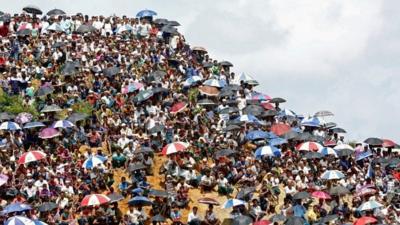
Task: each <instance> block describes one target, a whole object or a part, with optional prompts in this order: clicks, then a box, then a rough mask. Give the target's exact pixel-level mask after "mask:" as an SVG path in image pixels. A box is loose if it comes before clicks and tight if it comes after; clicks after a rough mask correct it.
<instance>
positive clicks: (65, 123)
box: [51, 120, 75, 128]
mask: <svg viewBox="0 0 400 225" xmlns="http://www.w3.org/2000/svg"><path fill="white" fill-rule="evenodd" d="M51 127H52V128H71V127H75V124H73V123H72V122H71V121H68V120H58V121H56V122H54V123H53V125H51Z"/></svg>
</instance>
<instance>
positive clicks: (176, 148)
mask: <svg viewBox="0 0 400 225" xmlns="http://www.w3.org/2000/svg"><path fill="white" fill-rule="evenodd" d="M188 147H189V144H188V143H185V142H173V143H171V144H168V145H166V146H164V148H163V149H162V154H163V155H169V154H173V153H176V152H182V151H185V150H186V149H187V148H188Z"/></svg>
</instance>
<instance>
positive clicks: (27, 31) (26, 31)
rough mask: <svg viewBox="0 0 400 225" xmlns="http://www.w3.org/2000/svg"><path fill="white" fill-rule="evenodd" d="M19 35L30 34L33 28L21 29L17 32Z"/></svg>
mask: <svg viewBox="0 0 400 225" xmlns="http://www.w3.org/2000/svg"><path fill="white" fill-rule="evenodd" d="M16 34H17V35H18V36H28V35H31V34H32V30H31V29H23V30H19V31H17V33H16Z"/></svg>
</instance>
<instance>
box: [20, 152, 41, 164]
mask: <svg viewBox="0 0 400 225" xmlns="http://www.w3.org/2000/svg"><path fill="white" fill-rule="evenodd" d="M46 156H47V155H46V153H44V152H42V151H30V152H25V153H24V154H22V155H21V157H20V158H19V159H18V163H19V164H25V163H29V162H35V161H38V160H41V159H44V158H46Z"/></svg>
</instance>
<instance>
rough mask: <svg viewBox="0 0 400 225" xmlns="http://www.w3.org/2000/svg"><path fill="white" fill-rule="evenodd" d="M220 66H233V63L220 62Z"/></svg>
mask: <svg viewBox="0 0 400 225" xmlns="http://www.w3.org/2000/svg"><path fill="white" fill-rule="evenodd" d="M219 65H221V66H229V67H230V66H233V64H232V63H231V62H229V61H222V62H219Z"/></svg>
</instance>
